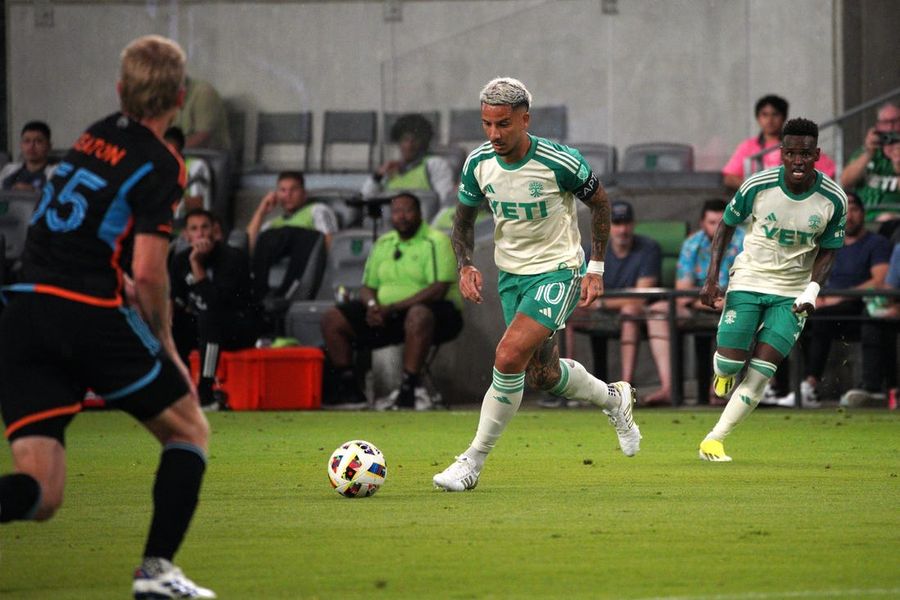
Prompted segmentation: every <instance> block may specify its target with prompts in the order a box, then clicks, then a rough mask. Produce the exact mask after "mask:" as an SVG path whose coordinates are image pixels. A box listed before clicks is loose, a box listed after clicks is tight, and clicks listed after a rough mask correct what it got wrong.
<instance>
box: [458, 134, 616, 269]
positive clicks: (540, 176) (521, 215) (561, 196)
mask: <svg viewBox="0 0 900 600" xmlns="http://www.w3.org/2000/svg"><path fill="white" fill-rule="evenodd" d="M528 137H529V138H530V139H531V147H530V148H529V149H528V153H527V154H526V155H525V156H524V158H522V160H520V161H519V162H517V163H514V164H507V163H505V162H504V161H503V159H501V158H500V157H498V156H497V155H496V154H495V153H494V150H493V148H492V147H491V144H490V142H485V143H484V144H482V145H481V146H479V147H478V148H476V149H475V150H474V151H472V153H471V154H469V157H468V158H467V159H466V162H465V164H464V165H463V169H462V176H461V178H460V184H459V201H460V202H462V203H463V204H466V205H468V206H478V205H480V204H481V203H482V201H484V200H485V199H486V200H487V201H488V205H489V206H490V209H491V212H492V213H493V214H494V260H495V261H496V262H497V267H498V268H499V269H501V270H503V271H506V272H507V273H513V274H515V275H535V274H538V273H548V272H550V271H556V270H558V269H566V268H568V269H573V268H578V267H580V266H581V264H582V263H583V262H584V250H582V249H581V235H580V234H579V232H578V218H577V216H576V213H575V208H576V207H575V198H576V196H577V197H578V198H580V199H584V200H586V199H588V198H590V197H591V196H592V195H593V193H594V191H595V190H596V189H597V186H598V185H599V183H598V182H597V179H596V177H594V176H593V174H592V173H591V168H590V166H588V164H587V163H586V162H585V160H584V158H583V157H582V156H581V153H580V152H578V151H577V150H575V149H574V148H569V147H568V146H563V145H561V144H557V143H554V142H551V141H548V140H545V139H543V138H539V137H535V136H532V135H529V136H528Z"/></svg>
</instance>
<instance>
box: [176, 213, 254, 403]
mask: <svg viewBox="0 0 900 600" xmlns="http://www.w3.org/2000/svg"><path fill="white" fill-rule="evenodd" d="M215 220H216V219H215V217H214V216H213V215H212V213H210V212H209V211H206V210H204V209H202V208H195V209H193V210H191V211H188V214H187V217H186V219H185V233H186V235H187V240H188V242H189V243H190V247H188V248H185V249H184V250H183V251H181V252H179V253H178V254H176V255H175V256H173V257H172V259H171V265H170V268H169V273H170V277H171V284H172V286H171V287H172V289H171V296H172V301H173V310H172V334H173V337H174V338H175V345H176V346H177V347H178V354H179V355H180V356H181V358H182V360H184V361H185V362H187V358H188V355H189V354H190V352H191V351H192V350H197V349H199V350H200V383H199V385H198V386H197V392H198V394H199V396H200V403H201V405H202V406H203V407H204V408H205V409H213V410H214V409H216V408H218V407H219V402H218V400H217V398H216V397H215V395H214V393H213V391H214V390H213V385H214V383H215V375H216V367H217V366H218V363H219V350H239V349H242V348H249V347H251V346H253V345H254V343H255V342H256V339H257V337H258V335H259V330H260V323H261V319H260V312H259V310H258V309H257V307H256V306H254V304H253V301H252V299H251V282H250V258H249V256H247V253H246V252H245V251H243V250H239V249H237V248H232V247H230V246H228V245H226V244H224V243H222V241H221V240H219V239H216V236H215V235H214V222H215Z"/></svg>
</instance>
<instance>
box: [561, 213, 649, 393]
mask: <svg viewBox="0 0 900 600" xmlns="http://www.w3.org/2000/svg"><path fill="white" fill-rule="evenodd" d="M610 221H611V226H610V236H609V245H608V247H607V249H606V260H605V262H606V265H605V266H606V271H605V272H604V274H603V287H604V288H605V289H606V290H617V289H622V288H651V287H655V286H656V285H658V283H659V274H660V268H661V262H662V258H661V256H662V250H661V249H660V247H659V244H658V243H656V241H654V240H652V239H650V238H648V237H644V236H642V235H635V233H634V209H633V208H632V207H631V204H629V203H628V202H625V201H623V200H617V201H615V202H613V203H612V207H611V214H610ZM587 254H588V255H589V253H587ZM645 305H646V301H645V300H644V299H643V298H601V299H600V300H597V301H596V302H595V303H594V304H592V305H591V306H590V307H587V308H577V309H575V321H576V322H575V323H574V324H573V329H574V330H588V331H589V330H590V326H589V323H590V322H591V321H593V320H595V319H594V318H593V317H594V316H595V314H596V313H597V310H598V309H599V311H600V314H599V315H597V316H599V317H600V318H601V320H608V318H609V317H613V316H615V317H618V320H619V323H618V326H619V329H620V345H621V359H622V374H621V377H620V379H621V380H622V381H627V382H629V383H631V382H632V381H633V380H634V369H635V366H636V364H637V353H638V344H640V340H641V321H642V320H643V319H644V307H645ZM604 317H605V318H604ZM578 321H580V323H578ZM570 340H571V338H570ZM598 343H602V344H604V345H605V344H606V340H605V339H601V340H598ZM568 347H569V348H571V347H572V344H571V343H569V344H568ZM604 357H605V355H604ZM599 358H600V357H599V356H598V353H597V352H596V348H595V352H594V362H595V364H594V372H595V373H600V375H601V378H602V379H608V377H607V375H606V373H603V372H602V369H604V368H605V365H603V364H596V363H597V362H598V361H599Z"/></svg>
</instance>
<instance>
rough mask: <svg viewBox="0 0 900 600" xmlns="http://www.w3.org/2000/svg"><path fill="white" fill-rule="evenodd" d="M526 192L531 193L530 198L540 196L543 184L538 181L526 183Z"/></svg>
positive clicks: (542, 191)
mask: <svg viewBox="0 0 900 600" xmlns="http://www.w3.org/2000/svg"><path fill="white" fill-rule="evenodd" d="M528 193H529V194H531V197H532V198H540V197H541V194H542V193H544V184H543V183H541V182H540V181H532V182H531V183H529V184H528Z"/></svg>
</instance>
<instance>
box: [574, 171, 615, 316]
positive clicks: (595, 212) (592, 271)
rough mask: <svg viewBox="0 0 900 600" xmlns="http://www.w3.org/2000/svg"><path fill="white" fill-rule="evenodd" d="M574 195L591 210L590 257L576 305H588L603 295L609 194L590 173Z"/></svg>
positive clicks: (608, 221) (607, 237)
mask: <svg viewBox="0 0 900 600" xmlns="http://www.w3.org/2000/svg"><path fill="white" fill-rule="evenodd" d="M575 197H576V198H578V199H579V200H581V201H582V202H584V203H585V205H587V207H588V208H589V209H590V210H591V257H590V262H589V263H588V272H587V273H586V274H585V276H584V279H582V280H581V298H580V299H579V301H578V306H581V307H584V306H588V305H590V304H591V303H593V302H594V300H596V299H597V298H599V297H600V296H602V295H603V260H604V257H605V256H606V245H607V243H609V229H610V207H609V196H607V195H606V190H605V189H604V188H603V185H601V183H600V180H599V179H597V176H596V175H594V174H593V173H591V175H590V177H588V178H587V180H586V181H585V183H584V184H583V185H582V187H581V188H580V189H579V190H576V191H575Z"/></svg>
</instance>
